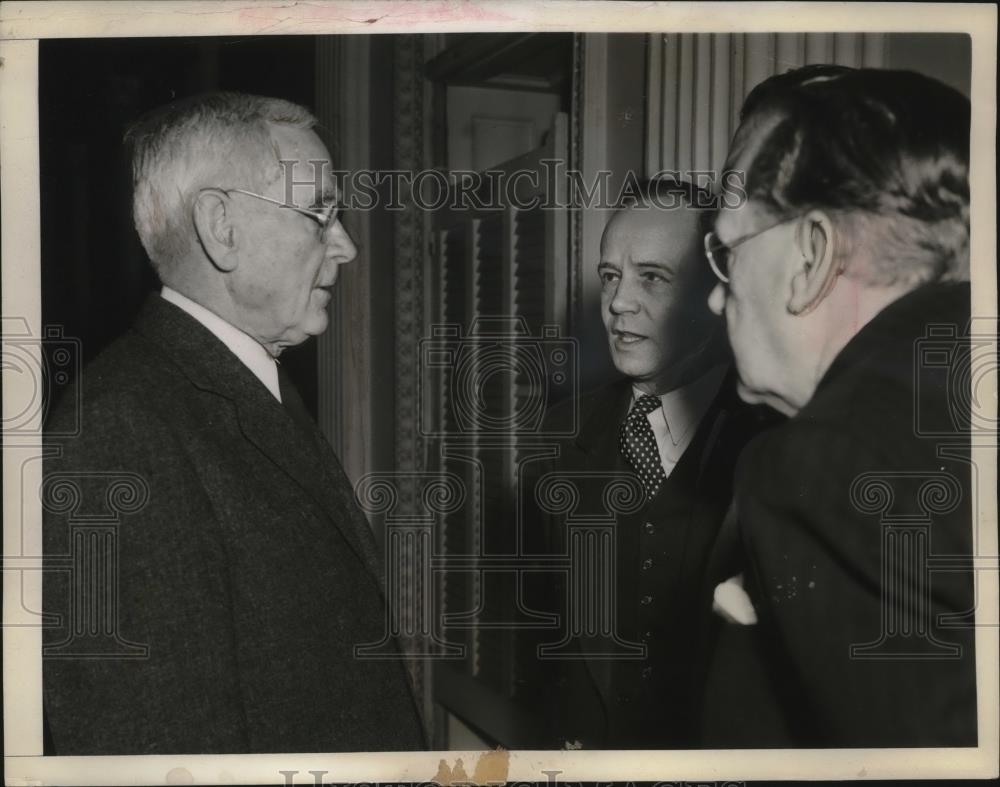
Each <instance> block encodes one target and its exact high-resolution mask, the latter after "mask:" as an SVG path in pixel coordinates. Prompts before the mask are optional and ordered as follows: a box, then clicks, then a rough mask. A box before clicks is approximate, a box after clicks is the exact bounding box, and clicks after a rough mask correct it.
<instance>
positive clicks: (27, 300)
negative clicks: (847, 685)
mask: <svg viewBox="0 0 1000 787" xmlns="http://www.w3.org/2000/svg"><path fill="white" fill-rule="evenodd" d="M861 10H862V9H861V8H858V7H855V6H854V5H853V4H848V3H796V4H787V3H669V4H666V3H619V2H596V1H594V2H591V1H590V0H586V1H585V2H573V1H572V0H545V1H544V2H534V1H528V0H519V1H516V2H515V1H513V0H499V1H495V2H490V1H488V0H478V1H474V2H457V1H453V0H443V1H441V2H424V0H418V1H417V2H363V1H361V0H358V1H356V2H351V1H349V0H348V1H346V2H344V1H341V2H336V1H335V2H318V1H317V0H313V2H309V3H298V2H292V1H291V0H289V1H287V2H272V3H257V2H232V1H228V2H217V1H213V2H210V1H206V0H191V1H189V2H168V1H167V0H160V1H155V2H136V3H127V4H126V3H119V2H5V3H3V4H2V5H0V172H2V192H0V194H2V200H0V206H2V216H0V219H2V223H0V226H2V228H3V235H2V260H3V265H2V309H3V316H4V318H5V321H6V319H7V318H10V317H14V318H19V319H22V320H23V321H24V325H25V326H26V327H27V329H28V330H29V331H30V333H31V335H34V336H39V335H40V331H41V269H40V197H39V180H38V178H39V140H38V131H39V125H38V124H39V121H38V39H42V38H90V37H95V38H96V37H169V36H181V35H185V36H191V35H197V36H223V35H288V34H301V35H320V34H331V33H338V34H343V33H357V34H379V33H450V32H458V31H465V32H472V31H478V32H504V31H515V30H518V31H520V30H539V31H546V32H602V33H603V32H616V33H622V32H646V33H649V32H657V31H663V32H668V31H669V32H717V33H724V32H772V33H777V32H796V33H800V32H808V31H816V32H832V31H836V32H905V33H920V32H925V33H931V32H933V33H966V34H968V35H969V36H970V38H971V43H972V89H971V99H972V138H971V142H972V147H971V150H972V157H973V162H974V164H973V166H972V167H971V174H970V187H971V194H972V206H973V207H972V237H971V259H972V293H973V307H972V313H973V315H974V316H980V317H983V318H989V319H992V318H995V315H997V313H998V310H997V278H996V277H997V267H996V249H997V245H996V221H995V219H996V148H995V143H996V95H997V92H996V66H997V39H996V30H997V11H996V8H995V7H994V6H993V5H985V4H984V5H976V4H958V3H926V4H925V3H898V4H897V3H867V4H864V8H863V12H861ZM6 324H7V323H6V322H5V326H6ZM5 341H6V337H5ZM5 352H6V350H5ZM30 384H31V381H30V380H25V379H24V375H20V376H19V375H17V374H15V373H13V372H12V371H11V370H10V369H8V368H7V367H6V365H5V367H4V370H3V408H4V422H5V423H6V422H7V418H8V415H9V414H10V412H11V408H12V407H14V406H15V405H16V403H17V402H19V401H22V397H23V392H24V386H25V385H30ZM994 391H995V389H994ZM975 405H976V406H977V407H979V408H980V410H981V411H982V412H983V413H985V414H986V416H987V417H990V418H991V419H993V418H995V415H996V411H995V408H996V400H995V398H994V400H993V401H986V402H978V403H975ZM36 417H37V419H38V421H39V422H40V420H41V412H40V409H39V412H38V413H37V414H36ZM4 437H5V439H4V451H3V463H4V465H3V467H4V474H3V478H4V481H3V483H4V489H3V492H4V495H3V501H4V502H3V506H4V508H3V511H4V556H5V557H4V572H3V582H4V587H3V589H4V608H3V623H4V625H3V655H4V667H3V681H4V753H5V754H4V770H5V774H6V783H7V784H11V785H39V784H65V785H77V784H79V785H83V784H95V783H99V784H104V785H118V784H121V785H124V784H164V783H171V784H192V783H193V784H225V783H228V784H233V783H236V784H263V783H281V781H282V780H284V779H286V778H289V777H285V776H283V775H282V772H283V771H297V775H294V776H292V777H290V778H291V779H292V783H294V784H313V783H314V781H313V779H314V776H313V775H310V771H323V772H325V774H324V775H323V776H322V779H323V780H324V783H327V782H369V783H377V782H399V781H415V782H428V781H433V780H434V776H435V774H436V773H438V770H439V765H440V764H441V762H442V761H444V762H445V763H448V764H453V763H455V762H456V761H457V760H458V759H461V760H462V761H463V764H464V768H465V772H466V773H470V774H471V773H473V772H475V770H476V765H477V763H480V762H485V760H483V758H492V760H490V762H491V763H492V764H494V765H495V766H496V767H495V769H494V770H491V771H483V772H489V773H491V774H494V775H495V776H496V781H504V780H505V781H545V780H546V779H547V772H548V773H552V772H555V773H557V774H558V779H559V780H561V781H594V780H621V779H629V780H633V781H654V780H657V779H670V780H672V781H679V780H686V781H702V782H704V781H706V780H709V781H733V780H748V779H749V780H756V779H892V778H921V779H924V778H927V779H930V778H984V777H989V776H994V777H995V776H996V775H997V762H998V759H1000V753H998V749H1000V746H998V729H1000V728H998V679H997V675H998V663H1000V662H998V652H1000V648H998V636H1000V627H998V618H997V607H998V602H997V598H998V572H997V571H996V570H995V568H996V566H995V559H993V558H987V560H988V561H990V560H992V561H993V563H994V565H993V566H992V568H993V569H994V570H985V571H981V572H979V583H980V584H979V588H980V606H979V608H978V609H977V614H976V623H977V630H976V662H977V686H978V699H979V746H978V747H977V748H974V749H973V748H969V749H830V750H732V751H659V752H642V753H641V755H640V754H639V753H637V752H628V751H618V752H592V751H586V752H585V751H574V752H561V751H512V752H499V753H498V752H475V751H473V752H459V751H446V752H433V751H432V752H418V753H405V754H404V753H384V752H378V753H336V754H252V755H204V756H202V755H176V756H174V755H158V756H122V757H45V756H42V667H41V640H42V638H41V629H40V627H38V626H37V625H27V624H25V623H23V622H20V621H19V619H18V615H19V614H23V610H22V609H21V607H20V605H21V603H22V602H23V603H24V604H25V606H26V607H27V609H40V608H41V571H40V570H37V569H40V558H27V557H23V556H26V555H35V556H37V555H41V553H42V548H41V504H40V502H39V500H38V496H37V494H34V495H22V491H23V490H22V478H23V479H24V488H25V489H32V490H35V489H37V488H38V486H39V485H40V482H41V462H40V461H39V460H40V457H41V448H40V446H38V445H32V444H23V443H18V442H17V440H16V439H10V438H9V436H8V435H6V434H5V436H4ZM36 442H37V441H36ZM996 455H997V454H996V440H995V439H994V440H993V441H992V444H991V445H988V446H984V447H983V448H982V449H980V450H978V451H977V450H975V449H974V458H975V460H976V464H977V467H978V469H979V477H980V480H981V485H980V489H979V493H980V494H979V500H978V501H977V512H978V516H979V523H980V528H981V530H980V532H981V534H982V536H983V541H982V542H981V543H980V549H979V554H980V555H982V554H986V555H991V556H996V555H997V554H998V552H997V509H996V496H995V492H996V488H997V476H996ZM22 468H25V469H24V470H22ZM32 560H34V563H32ZM32 566H34V567H35V570H32ZM988 568H989V566H988ZM26 569H27V570H26ZM491 781H492V778H491Z"/></svg>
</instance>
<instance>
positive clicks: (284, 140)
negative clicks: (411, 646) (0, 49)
mask: <svg viewBox="0 0 1000 787" xmlns="http://www.w3.org/2000/svg"><path fill="white" fill-rule="evenodd" d="M314 124H315V119H314V118H313V117H312V115H311V114H310V113H309V112H308V111H307V110H306V109H304V108H302V107H300V106H297V105H294V104H291V103H289V102H286V101H283V100H280V99H273V98H262V97H257V96H249V95H241V94H234V93H218V94H209V95H204V96H199V97H195V98H191V99H186V100H181V101H178V102H175V103H173V104H170V105H168V106H165V107H163V108H160V109H158V110H156V111H154V112H152V113H151V114H149V115H148V116H146V117H144V118H143V119H141V120H140V121H139V122H138V123H137V124H136V125H135V126H134V127H133V128H132V129H131V130H130V132H129V134H128V139H129V141H130V142H131V144H132V146H133V172H134V186H135V192H134V194H135V196H134V215H135V225H136V228H137V230H138V233H139V236H140V238H141V240H142V243H143V246H144V248H145V249H146V251H147V253H148V255H149V258H150V260H151V262H152V264H153V266H154V268H155V269H156V272H157V274H158V276H159V278H160V280H161V281H162V284H163V289H162V292H161V293H160V294H156V295H152V296H150V298H149V300H148V301H147V303H146V304H145V306H144V307H143V310H142V311H141V313H140V315H139V317H138V319H137V321H136V323H135V325H134V326H133V328H132V329H131V330H130V331H129V332H128V333H127V334H125V335H124V336H122V337H121V338H120V339H118V340H117V341H116V342H115V343H114V344H112V345H111V346H110V347H109V348H108V349H107V350H105V351H104V352H103V353H102V354H101V355H100V356H99V357H98V358H97V359H96V360H95V361H94V362H93V364H91V365H90V366H88V367H87V368H86V369H84V371H83V374H82V385H83V389H82V402H83V413H82V424H83V426H82V433H81V435H80V436H79V437H76V438H69V439H66V440H62V441H60V444H59V447H60V449H61V451H62V456H61V457H60V458H57V459H52V460H49V461H48V462H47V464H46V473H47V476H48V477H49V478H50V479H53V480H54V479H55V478H57V477H59V475H61V474H66V473H70V474H73V476H72V477H73V478H74V483H75V484H76V485H77V494H78V495H79V505H78V507H77V508H78V511H77V512H76V513H77V514H79V513H80V512H87V511H96V510H100V508H101V505H102V501H103V500H104V495H105V494H106V492H107V480H106V478H105V479H102V478H101V477H100V476H99V475H97V474H99V473H112V474H114V473H130V474H135V476H138V477H139V478H140V479H141V483H143V484H144V485H146V487H147V488H148V501H147V502H146V503H145V505H144V506H142V507H140V508H139V510H138V511H136V512H134V513H130V514H123V515H122V517H121V520H120V525H119V527H118V535H117V550H118V556H117V566H118V570H117V577H112V578H109V580H108V582H109V583H113V582H116V583H117V605H116V608H115V609H113V610H112V611H111V613H110V614H114V615H116V616H117V617H116V620H115V621H114V623H115V625H116V631H117V635H118V636H119V637H120V638H121V639H122V640H125V641H128V642H131V643H137V644H142V645H145V646H148V656H147V657H145V658H139V659H129V660H121V659H93V658H58V659H56V658H50V659H46V660H45V666H44V693H45V708H46V713H47V722H48V726H49V729H50V731H51V735H52V742H53V746H54V749H55V753H56V754H60V755H73V754H166V753H179V754H186V753H236V752H293V751H310V752H324V751H371V750H407V749H418V748H423V746H424V745H425V743H424V739H423V731H422V726H421V721H420V718H419V715H418V712H417V706H416V704H415V701H414V696H413V694H412V691H411V687H410V683H409V680H408V677H407V675H406V673H405V668H404V666H403V664H402V663H401V662H399V661H398V660H384V659H383V660H371V659H364V658H358V657H356V656H355V652H354V649H355V647H356V646H358V645H361V644H364V643H376V642H379V641H380V640H381V639H382V638H383V634H384V621H385V613H384V604H383V599H382V594H381V593H382V591H381V587H382V581H383V580H382V576H381V574H382V568H381V561H380V559H379V556H378V553H377V550H376V546H375V541H374V538H373V535H372V533H371V531H370V529H369V526H368V523H367V522H366V521H365V519H364V517H363V515H362V514H361V512H360V510H359V509H358V508H357V507H356V504H355V502H354V497H353V493H352V488H351V485H350V483H349V481H348V479H347V478H346V476H345V475H344V473H343V471H342V469H341V467H340V464H339V462H338V460H337V458H336V456H335V455H334V454H333V452H332V450H331V448H330V446H329V445H328V444H327V442H326V441H325V439H324V438H323V436H322V435H321V433H320V432H319V430H318V428H317V427H316V425H315V423H314V422H312V420H311V419H310V417H309V415H308V414H307V412H306V410H305V408H304V406H303V404H302V401H301V399H300V398H299V397H298V394H297V393H296V391H295V390H294V388H293V387H291V386H290V385H289V383H288V381H287V379H286V376H285V374H284V373H283V371H282V369H281V366H280V365H279V358H280V355H281V353H282V351H283V350H284V349H285V348H287V347H292V346H294V345H297V344H300V343H301V342H303V341H304V340H305V339H306V338H307V337H309V336H315V335H317V334H320V333H322V332H323V331H324V330H325V329H326V327H327V322H328V319H329V318H328V315H327V306H328V304H329V302H330V298H331V288H332V287H333V285H334V282H335V281H336V279H337V275H338V270H339V268H340V266H341V265H344V264H346V263H349V262H351V260H353V259H354V258H355V256H356V254H357V251H356V249H355V247H354V244H353V243H352V242H351V240H350V238H349V237H348V236H347V234H346V233H345V231H344V228H343V226H341V224H340V222H339V220H338V215H337V210H336V197H337V193H336V185H335V183H334V182H333V177H332V167H331V163H330V156H329V153H328V152H327V150H326V148H325V146H324V145H323V143H322V142H321V141H320V139H319V137H318V136H317V135H316V133H315V132H314V131H313V130H312V127H313V125H314ZM69 398H70V397H67V399H69ZM69 416H70V414H69V413H61V414H60V413H57V414H56V420H55V423H54V426H55V427H56V429H57V431H58V425H59V419H61V418H66V417H69ZM88 474H89V475H90V478H89V479H88V477H87V476H88ZM68 534H69V522H68V517H67V515H66V513H65V511H63V510H62V509H59V510H56V509H55V508H53V507H52V506H49V507H48V510H47V512H46V516H45V546H46V552H47V553H48V554H50V555H64V554H68V553H69V552H70V544H69V538H68ZM71 582H75V583H77V587H76V588H75V589H74V592H73V594H72V597H73V598H75V599H76V600H77V603H78V604H79V603H81V601H82V603H83V604H87V603H90V602H88V595H89V594H93V593H95V592H98V593H103V592H105V588H104V586H103V585H102V586H101V587H98V588H96V589H93V588H87V587H81V586H80V583H81V580H80V578H79V576H75V575H68V576H67V575H65V574H52V573H51V572H50V573H49V574H47V575H46V581H45V588H44V593H45V608H46V611H48V612H52V613H58V614H60V615H61V616H62V621H63V623H64V626H63V627H62V628H60V629H53V630H50V631H48V632H47V634H46V646H47V652H49V653H53V652H62V653H66V652H71V649H70V647H68V646H69V645H72V642H71V640H72V636H71V634H70V632H71V630H72V627H73V625H74V622H76V621H75V618H74V617H73V614H74V612H75V610H73V609H71V608H70V598H71V593H70V588H69V583H71ZM91 601H93V599H91ZM68 639H69V640H70V641H69V642H67V640H68Z"/></svg>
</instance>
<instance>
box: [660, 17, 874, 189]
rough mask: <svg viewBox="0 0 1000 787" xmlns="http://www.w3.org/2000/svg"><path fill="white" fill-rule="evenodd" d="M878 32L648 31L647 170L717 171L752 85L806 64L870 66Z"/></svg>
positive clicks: (724, 157)
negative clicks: (676, 32)
mask: <svg viewBox="0 0 1000 787" xmlns="http://www.w3.org/2000/svg"><path fill="white" fill-rule="evenodd" d="M883 39H884V36H883V34H881V33H682V34H655V35H651V36H650V37H649V58H648V74H647V85H648V93H647V101H648V104H647V113H646V117H647V134H646V141H647V144H646V175H647V177H649V176H652V175H654V174H655V173H657V172H660V171H662V170H678V171H680V172H682V173H686V172H690V171H714V172H718V171H720V170H721V168H722V165H723V163H724V162H725V159H726V152H727V150H728V148H729V142H730V140H731V138H732V135H733V132H734V131H735V130H736V125H737V118H738V116H739V111H740V107H741V106H742V104H743V99H744V98H746V95H747V93H749V92H750V90H751V89H753V87H754V86H755V85H757V84H758V83H760V82H762V81H763V80H764V79H766V78H767V77H769V76H771V75H773V74H777V73H781V72H784V71H788V70H789V69H792V68H797V67H798V66H802V65H807V64H810V63H836V64H838V65H845V66H852V67H855V68H858V67H862V66H864V67H869V68H878V67H880V66H882V64H883V61H884V49H885V47H884V40H883ZM713 179H714V178H713Z"/></svg>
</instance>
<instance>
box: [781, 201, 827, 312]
mask: <svg viewBox="0 0 1000 787" xmlns="http://www.w3.org/2000/svg"><path fill="white" fill-rule="evenodd" d="M835 232H836V230H835V228H834V225H833V221H832V220H831V219H830V217H829V216H827V214H826V213H824V212H823V211H821V210H811V211H809V212H808V213H806V214H805V215H804V216H802V218H800V219H799V222H798V225H797V227H796V229H795V241H796V245H797V246H798V250H799V252H800V253H801V255H802V259H801V260H800V261H799V262H798V264H797V268H796V271H795V275H794V276H793V277H792V292H791V295H790V296H789V299H788V312H789V313H790V314H795V315H799V314H808V313H809V312H810V311H812V310H813V309H815V308H816V307H817V306H818V305H819V304H820V303H821V302H822V300H823V299H824V298H825V297H826V296H827V295H828V294H829V292H830V290H832V289H833V287H834V285H835V284H836V283H837V276H838V275H840V266H839V264H838V262H837V260H836V256H837V255H836V254H835V243H834V241H835V238H836V235H835Z"/></svg>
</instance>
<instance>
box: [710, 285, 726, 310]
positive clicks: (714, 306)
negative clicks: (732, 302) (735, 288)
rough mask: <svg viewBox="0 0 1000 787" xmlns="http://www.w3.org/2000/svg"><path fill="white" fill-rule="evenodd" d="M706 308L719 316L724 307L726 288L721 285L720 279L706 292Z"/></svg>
mask: <svg viewBox="0 0 1000 787" xmlns="http://www.w3.org/2000/svg"><path fill="white" fill-rule="evenodd" d="M708 308H709V309H711V310H712V311H713V312H715V313H716V314H718V315H719V316H720V317H721V316H722V313H723V312H724V311H725V309H726V288H725V287H723V286H722V282H721V281H720V282H719V283H718V284H716V285H715V287H713V288H712V291H711V292H710V293H709V294H708Z"/></svg>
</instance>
